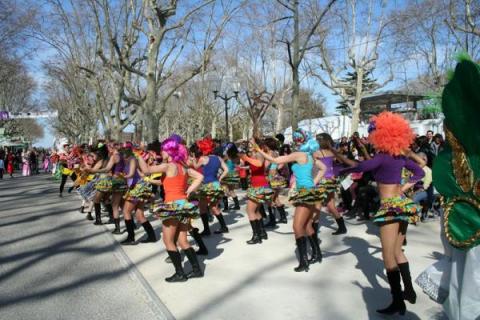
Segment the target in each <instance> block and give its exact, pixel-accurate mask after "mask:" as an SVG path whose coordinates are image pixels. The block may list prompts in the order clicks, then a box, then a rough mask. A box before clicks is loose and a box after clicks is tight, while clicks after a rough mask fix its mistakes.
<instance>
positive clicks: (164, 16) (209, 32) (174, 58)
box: [126, 0, 238, 140]
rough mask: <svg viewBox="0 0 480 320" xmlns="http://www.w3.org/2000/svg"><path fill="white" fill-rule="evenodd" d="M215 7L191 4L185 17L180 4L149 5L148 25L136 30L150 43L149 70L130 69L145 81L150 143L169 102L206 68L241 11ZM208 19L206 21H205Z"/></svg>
mask: <svg viewBox="0 0 480 320" xmlns="http://www.w3.org/2000/svg"><path fill="white" fill-rule="evenodd" d="M213 4H214V1H213V0H204V1H190V3H188V4H187V6H186V7H184V8H183V7H182V8H181V11H182V12H184V13H183V14H182V15H178V14H177V11H178V9H179V8H178V4H177V1H176V0H169V1H167V2H166V3H165V2H162V3H160V2H159V1H148V2H145V9H144V17H145V20H146V23H145V25H137V26H135V28H137V29H138V30H139V31H141V32H142V33H143V34H144V35H145V36H146V37H147V39H148V44H147V50H146V69H145V70H141V69H139V68H138V67H136V66H134V65H132V64H130V65H126V67H127V69H128V70H130V71H131V72H132V73H134V74H136V75H139V76H140V77H141V78H142V79H143V80H144V81H145V96H144V101H143V103H142V112H143V117H142V120H143V123H144V126H145V128H146V130H147V132H146V138H147V140H153V139H156V138H157V137H158V136H159V129H158V125H159V120H160V118H161V117H162V116H163V114H164V112H165V108H166V103H167V102H168V100H169V99H170V98H171V97H172V96H173V94H174V93H175V92H176V91H177V90H178V89H179V88H180V87H181V86H183V85H184V84H185V83H187V82H188V81H189V80H190V79H192V78H193V77H195V76H196V75H198V74H199V73H201V72H202V70H204V69H205V68H206V66H207V65H208V63H209V62H210V59H211V54H212V52H213V49H214V48H215V45H216V44H217V42H218V41H219V39H220V37H221V35H222V32H223V30H224V28H225V26H226V24H227V23H228V22H229V21H230V19H231V18H232V14H233V13H234V12H235V11H236V10H237V8H238V7H234V8H226V7H222V8H216V7H215V6H214V5H213ZM207 10H208V11H207ZM218 10H220V11H222V12H221V14H222V17H221V18H220V19H217V18H218V17H216V15H218ZM205 17H207V19H206V21H202V18H205ZM218 21H219V22H218ZM196 23H197V24H196ZM198 23H202V24H204V25H205V26H207V27H206V30H202V29H201V28H198V26H199V24H198ZM194 30H195V32H194ZM201 31H202V32H201ZM198 37H200V39H198ZM192 43H193V45H191V44H192ZM186 48H189V49H190V50H191V51H190V52H189V57H188V58H189V59H188V60H186V61H184V64H183V66H182V67H180V66H179V62H180V60H181V58H182V54H185V53H186V51H185V50H186ZM184 58H185V56H184ZM187 61H188V63H187Z"/></svg>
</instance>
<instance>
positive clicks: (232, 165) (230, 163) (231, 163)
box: [225, 159, 235, 172]
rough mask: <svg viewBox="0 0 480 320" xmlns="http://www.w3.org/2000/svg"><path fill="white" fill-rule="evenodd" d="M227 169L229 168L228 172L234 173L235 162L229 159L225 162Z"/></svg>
mask: <svg viewBox="0 0 480 320" xmlns="http://www.w3.org/2000/svg"><path fill="white" fill-rule="evenodd" d="M225 163H226V165H227V167H228V172H233V171H235V162H233V161H232V160H230V159H227V161H225Z"/></svg>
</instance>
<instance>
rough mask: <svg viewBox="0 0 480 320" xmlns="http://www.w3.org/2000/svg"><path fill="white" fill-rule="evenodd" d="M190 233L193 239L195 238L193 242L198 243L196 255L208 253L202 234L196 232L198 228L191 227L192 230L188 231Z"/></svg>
mask: <svg viewBox="0 0 480 320" xmlns="http://www.w3.org/2000/svg"><path fill="white" fill-rule="evenodd" d="M190 235H191V236H192V238H193V240H195V242H196V243H197V245H198V250H197V255H199V256H206V255H208V249H207V246H205V243H204V242H203V239H202V236H201V235H200V233H199V232H198V229H197V228H193V229H192V231H190Z"/></svg>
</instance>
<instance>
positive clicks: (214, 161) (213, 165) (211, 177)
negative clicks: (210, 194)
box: [203, 156, 221, 183]
mask: <svg viewBox="0 0 480 320" xmlns="http://www.w3.org/2000/svg"><path fill="white" fill-rule="evenodd" d="M220 166H221V162H220V159H219V158H218V157H217V156H208V163H207V164H206V165H204V166H203V183H211V182H215V181H218V178H217V175H218V170H219V169H220Z"/></svg>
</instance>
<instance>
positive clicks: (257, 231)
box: [247, 220, 262, 244]
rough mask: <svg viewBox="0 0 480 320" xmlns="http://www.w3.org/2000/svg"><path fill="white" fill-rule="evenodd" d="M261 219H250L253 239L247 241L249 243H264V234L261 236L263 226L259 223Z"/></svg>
mask: <svg viewBox="0 0 480 320" xmlns="http://www.w3.org/2000/svg"><path fill="white" fill-rule="evenodd" d="M257 221H260V220H250V226H251V227H252V232H253V235H252V239H250V240H248V241H247V244H257V243H262V236H261V232H262V231H261V227H260V225H259V224H258V223H257Z"/></svg>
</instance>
